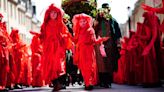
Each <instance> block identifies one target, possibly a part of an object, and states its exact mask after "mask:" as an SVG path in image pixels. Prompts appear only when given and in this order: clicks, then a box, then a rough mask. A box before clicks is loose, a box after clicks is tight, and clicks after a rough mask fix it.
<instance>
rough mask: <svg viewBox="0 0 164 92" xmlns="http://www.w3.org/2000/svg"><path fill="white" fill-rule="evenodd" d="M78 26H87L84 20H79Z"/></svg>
mask: <svg viewBox="0 0 164 92" xmlns="http://www.w3.org/2000/svg"><path fill="white" fill-rule="evenodd" d="M79 24H80V27H82V28H83V27H85V26H86V24H87V21H86V20H85V19H80V21H79Z"/></svg>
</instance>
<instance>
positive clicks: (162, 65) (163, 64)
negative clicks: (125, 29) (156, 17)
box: [142, 0, 164, 79]
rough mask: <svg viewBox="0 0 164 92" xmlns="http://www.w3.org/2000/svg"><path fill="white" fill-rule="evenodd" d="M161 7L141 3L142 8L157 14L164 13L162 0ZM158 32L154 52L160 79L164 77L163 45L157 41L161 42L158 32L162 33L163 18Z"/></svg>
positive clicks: (163, 31)
mask: <svg viewBox="0 0 164 92" xmlns="http://www.w3.org/2000/svg"><path fill="white" fill-rule="evenodd" d="M162 5H163V6H162V7H160V8H154V7H150V6H148V5H146V4H142V8H143V9H144V10H146V11H150V12H155V13H158V14H164V0H162ZM159 28H160V29H159V30H160V32H161V33H159V31H158V33H157V41H156V45H155V49H156V53H157V61H158V71H159V77H160V79H164V59H163V53H164V52H163V51H164V50H163V47H162V46H160V44H159V42H160V43H162V40H161V36H160V34H163V33H164V20H163V22H162V24H160V27H159Z"/></svg>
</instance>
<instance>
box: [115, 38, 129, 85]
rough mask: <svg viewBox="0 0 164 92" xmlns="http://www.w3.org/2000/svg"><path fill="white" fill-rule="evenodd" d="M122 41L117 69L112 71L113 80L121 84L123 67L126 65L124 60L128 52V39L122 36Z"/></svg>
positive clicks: (123, 77)
mask: <svg viewBox="0 0 164 92" xmlns="http://www.w3.org/2000/svg"><path fill="white" fill-rule="evenodd" d="M123 40H124V41H123V42H121V46H122V48H121V51H120V55H121V57H120V58H119V60H118V71H117V72H114V75H113V76H114V77H113V78H114V79H113V80H114V82H115V83H118V84H123V83H125V69H126V68H125V67H126V65H125V64H126V62H127V58H128V57H127V54H128V51H127V45H128V40H129V38H124V39H123Z"/></svg>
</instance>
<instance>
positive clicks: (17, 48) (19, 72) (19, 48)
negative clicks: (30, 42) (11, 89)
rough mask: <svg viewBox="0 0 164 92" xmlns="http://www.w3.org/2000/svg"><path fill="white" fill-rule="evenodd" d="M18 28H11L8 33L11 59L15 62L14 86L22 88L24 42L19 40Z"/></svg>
mask: <svg viewBox="0 0 164 92" xmlns="http://www.w3.org/2000/svg"><path fill="white" fill-rule="evenodd" d="M18 32H19V31H18V29H12V31H11V33H10V37H11V41H12V44H13V45H12V54H13V60H14V61H15V63H16V73H15V74H14V75H15V88H22V87H21V85H22V83H23V82H22V78H23V73H24V71H23V70H24V67H23V66H24V62H23V47H24V46H25V44H24V43H23V42H22V41H21V39H20V36H19V34H18Z"/></svg>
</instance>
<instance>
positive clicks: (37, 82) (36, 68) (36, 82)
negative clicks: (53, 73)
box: [31, 35, 44, 86]
mask: <svg viewBox="0 0 164 92" xmlns="http://www.w3.org/2000/svg"><path fill="white" fill-rule="evenodd" d="M31 51H32V57H31V63H32V86H43V85H44V84H43V78H42V68H41V54H42V46H41V43H40V39H39V35H34V37H33V39H32V42H31Z"/></svg>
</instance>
